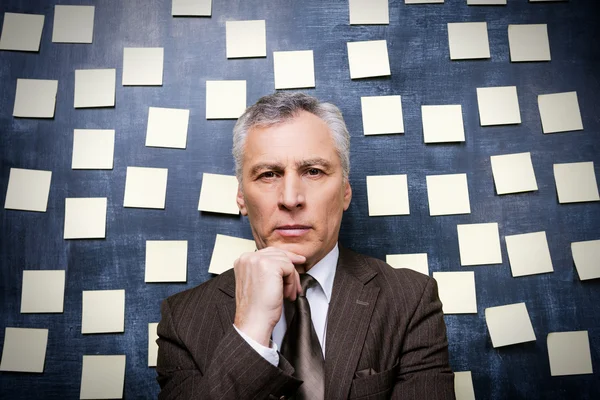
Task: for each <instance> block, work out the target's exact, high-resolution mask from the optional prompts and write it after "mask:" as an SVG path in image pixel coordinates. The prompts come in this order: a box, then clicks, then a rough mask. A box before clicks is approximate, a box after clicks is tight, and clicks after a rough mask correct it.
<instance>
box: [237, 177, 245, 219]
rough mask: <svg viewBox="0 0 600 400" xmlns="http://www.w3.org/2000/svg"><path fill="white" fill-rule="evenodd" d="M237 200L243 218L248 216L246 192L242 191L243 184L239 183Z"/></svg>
mask: <svg viewBox="0 0 600 400" xmlns="http://www.w3.org/2000/svg"><path fill="white" fill-rule="evenodd" d="M235 200H236V202H237V205H238V208H239V209H240V213H242V215H243V216H247V215H248V210H247V209H246V200H245V199H244V191H243V190H242V184H241V183H238V191H237V196H236V199H235Z"/></svg>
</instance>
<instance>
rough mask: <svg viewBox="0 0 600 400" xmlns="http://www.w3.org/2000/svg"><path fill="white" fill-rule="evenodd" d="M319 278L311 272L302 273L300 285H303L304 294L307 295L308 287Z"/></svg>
mask: <svg viewBox="0 0 600 400" xmlns="http://www.w3.org/2000/svg"><path fill="white" fill-rule="evenodd" d="M315 283H317V280H316V279H315V278H313V277H312V276H311V275H310V274H300V286H301V287H302V295H303V296H306V289H308V288H309V287H312V286H313V285H314V284H315Z"/></svg>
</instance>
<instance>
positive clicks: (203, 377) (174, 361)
mask: <svg viewBox="0 0 600 400" xmlns="http://www.w3.org/2000/svg"><path fill="white" fill-rule="evenodd" d="M161 314H162V318H161V321H160V323H159V325H158V329H157V333H158V340H157V343H158V360H157V367H156V371H157V373H158V377H157V380H158V383H159V385H160V387H161V392H160V394H159V399H160V400H167V399H169V400H170V399H209V400H210V399H246V398H248V399H254V398H258V399H275V398H276V399H279V398H280V397H281V396H289V395H290V394H292V393H294V392H295V391H296V390H297V388H298V387H299V386H300V384H301V383H302V381H300V380H298V379H296V378H294V377H292V376H291V374H292V373H293V371H294V369H293V368H292V366H291V365H290V364H289V363H288V362H287V361H286V360H285V359H283V357H281V361H280V364H279V366H277V367H275V366H273V365H272V364H271V363H269V362H268V361H267V360H265V359H264V358H263V357H262V356H260V354H258V353H257V352H256V351H255V350H254V349H253V348H252V347H251V346H250V345H249V344H248V343H247V342H246V341H245V340H244V339H243V338H242V337H241V336H240V335H239V333H237V331H236V330H235V328H234V327H233V325H230V326H228V327H227V328H226V329H225V332H224V333H223V336H222V337H221V339H220V341H219V342H218V343H214V348H213V349H214V351H213V349H201V348H196V349H190V348H189V347H188V346H186V343H184V342H183V341H182V340H181V339H180V337H179V335H178V332H177V324H176V323H175V321H174V320H173V315H172V312H171V307H170V306H169V300H168V299H167V300H165V301H164V302H163V304H162V306H161ZM215 318H218V317H217V316H215ZM217 323H218V322H217ZM197 334H198V335H202V334H203V332H202V327H198V331H197ZM207 352H212V354H213V355H212V358H211V359H210V360H209V362H207V365H206V367H205V368H201V367H200V366H199V365H198V364H197V362H196V359H197V358H195V357H194V353H198V354H206V353H207Z"/></svg>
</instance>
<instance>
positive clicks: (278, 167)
mask: <svg viewBox="0 0 600 400" xmlns="http://www.w3.org/2000/svg"><path fill="white" fill-rule="evenodd" d="M314 165H320V166H322V167H323V168H324V169H330V168H331V163H330V162H329V161H327V160H326V159H324V158H321V157H315V158H309V159H306V160H301V161H299V162H297V163H296V168H297V169H304V168H308V167H311V166H314ZM284 169H285V167H284V166H283V164H281V163H261V164H256V165H254V166H253V167H252V168H251V169H250V175H251V176H254V175H256V174H257V173H259V172H260V171H264V170H273V171H283V170H284Z"/></svg>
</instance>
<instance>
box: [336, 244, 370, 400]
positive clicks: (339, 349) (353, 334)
mask: <svg viewBox="0 0 600 400" xmlns="http://www.w3.org/2000/svg"><path fill="white" fill-rule="evenodd" d="M375 275H377V272H376V271H374V270H373V269H371V268H369V266H368V265H366V263H365V261H364V259H362V258H361V256H359V255H357V254H356V253H353V252H352V251H350V250H347V249H344V248H342V247H341V246H340V257H339V260H338V265H337V268H336V272H335V278H334V281H333V289H332V294H331V302H330V304H329V312H328V316H327V336H326V343H325V398H326V399H346V398H347V397H348V393H349V391H350V384H351V383H352V379H353V378H354V371H355V370H356V366H357V364H358V360H359V358H360V355H361V352H362V348H363V344H364V341H365V336H366V334H367V330H368V328H369V322H370V320H371V314H372V313H373V310H374V308H375V303H376V300H377V295H378V294H379V287H377V286H375V285H367V283H368V282H369V281H370V280H371V279H373V277H374V276H375Z"/></svg>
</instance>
